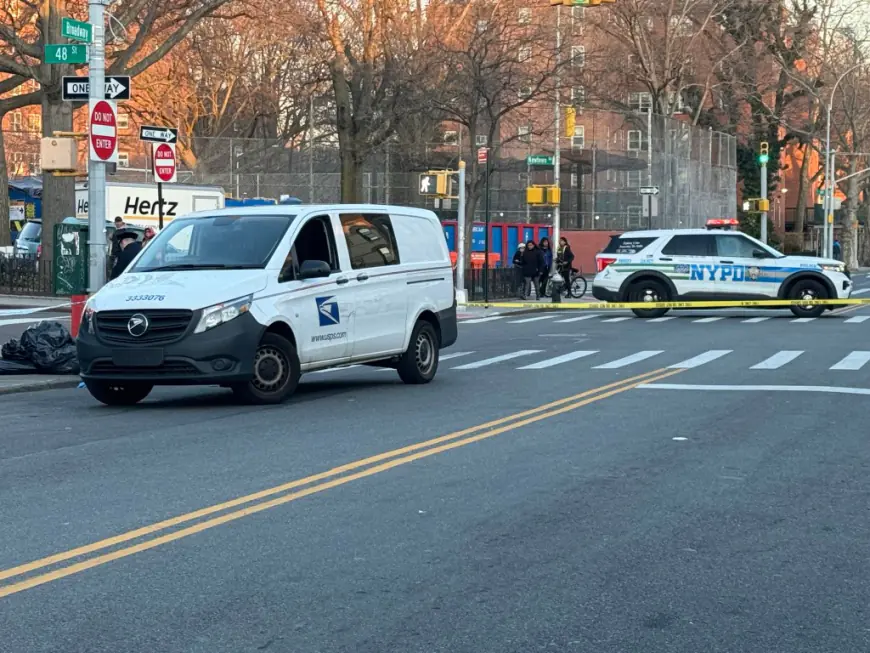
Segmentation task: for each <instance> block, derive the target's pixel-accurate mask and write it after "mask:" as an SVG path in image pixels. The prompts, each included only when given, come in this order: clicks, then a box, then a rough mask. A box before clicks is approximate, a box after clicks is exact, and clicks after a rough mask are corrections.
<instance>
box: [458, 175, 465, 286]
mask: <svg viewBox="0 0 870 653" xmlns="http://www.w3.org/2000/svg"><path fill="white" fill-rule="evenodd" d="M458 178H459V192H458V195H459V201H458V203H459V206H458V208H457V209H456V211H457V212H456V231H457V236H458V238H457V244H456V300H457V301H458V302H460V303H465V300H466V293H465V161H463V160H462V159H459V175H458Z"/></svg>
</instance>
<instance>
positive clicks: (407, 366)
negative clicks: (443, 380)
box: [396, 320, 441, 385]
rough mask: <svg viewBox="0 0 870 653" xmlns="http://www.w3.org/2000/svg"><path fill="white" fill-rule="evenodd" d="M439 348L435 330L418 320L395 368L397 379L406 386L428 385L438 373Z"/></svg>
mask: <svg viewBox="0 0 870 653" xmlns="http://www.w3.org/2000/svg"><path fill="white" fill-rule="evenodd" d="M440 347H441V343H440V342H439V340H438V334H437V333H436V331H435V328H434V327H433V326H432V325H431V324H429V323H428V322H425V321H424V320H419V321H418V322H417V324H416V325H415V326H414V332H413V333H412V334H411V342H409V343H408V349H407V351H405V353H404V354H402V357H401V358H400V359H399V363H398V365H397V366H396V371H398V373H399V378H400V379H402V381H404V382H405V383H408V384H414V385H416V384H421V383H429V381H431V380H432V379H434V378H435V373H436V372H437V371H438V352H439V349H440Z"/></svg>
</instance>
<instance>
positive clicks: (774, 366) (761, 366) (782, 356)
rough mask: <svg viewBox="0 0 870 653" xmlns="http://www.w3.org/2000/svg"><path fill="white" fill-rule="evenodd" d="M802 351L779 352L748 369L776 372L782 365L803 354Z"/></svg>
mask: <svg viewBox="0 0 870 653" xmlns="http://www.w3.org/2000/svg"><path fill="white" fill-rule="evenodd" d="M803 353H804V352H803V351H780V352H777V353H776V354H774V355H773V356H771V357H770V358H768V359H766V360H763V361H761V362H760V363H758V364H757V365H753V366H752V367H750V368H749V369H750V370H778V369H779V368H780V367H782V366H783V365H787V364H788V363H791V362H792V361H793V360H794V359H795V358H797V357H798V356H800V355H801V354H803Z"/></svg>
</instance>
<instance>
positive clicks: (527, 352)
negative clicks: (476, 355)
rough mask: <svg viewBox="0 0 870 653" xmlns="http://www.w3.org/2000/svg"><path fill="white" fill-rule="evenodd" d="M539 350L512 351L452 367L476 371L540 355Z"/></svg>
mask: <svg viewBox="0 0 870 653" xmlns="http://www.w3.org/2000/svg"><path fill="white" fill-rule="evenodd" d="M540 353H541V350H540V349H521V350H520V351H512V352H510V353H509V354H502V355H501V356H493V357H492V358H484V359H483V360H480V361H475V362H474V363H466V364H465V365H460V366H458V367H454V368H453V369H454V370H476V369H479V368H481V367H486V366H487V365H495V364H496V363H503V362H505V361H509V360H511V359H514V358H519V357H521V356H531V355H532V354H540Z"/></svg>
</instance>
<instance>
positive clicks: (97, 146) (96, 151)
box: [88, 100, 118, 163]
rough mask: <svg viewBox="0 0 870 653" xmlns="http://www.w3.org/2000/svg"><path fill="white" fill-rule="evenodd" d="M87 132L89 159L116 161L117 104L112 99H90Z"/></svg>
mask: <svg viewBox="0 0 870 653" xmlns="http://www.w3.org/2000/svg"><path fill="white" fill-rule="evenodd" d="M88 115H89V116H90V118H89V120H88V132H89V138H88V141H89V142H90V150H91V152H90V155H91V161H104V162H107V163H117V162H118V106H117V105H116V104H115V102H113V101H112V100H91V102H90V113H89V114H88Z"/></svg>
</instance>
